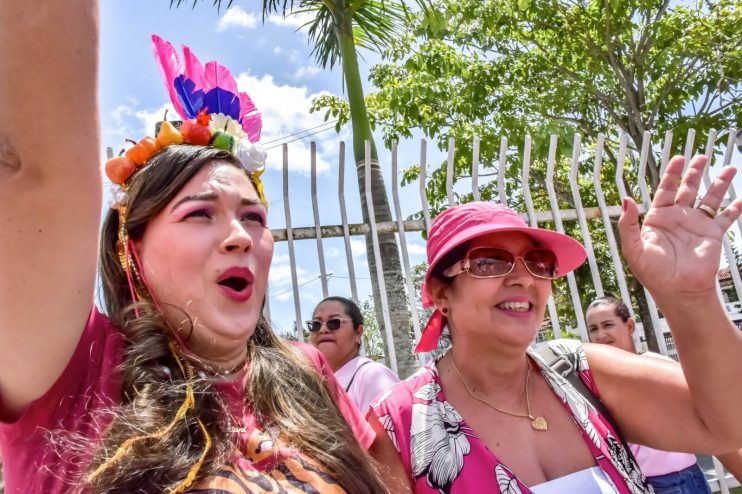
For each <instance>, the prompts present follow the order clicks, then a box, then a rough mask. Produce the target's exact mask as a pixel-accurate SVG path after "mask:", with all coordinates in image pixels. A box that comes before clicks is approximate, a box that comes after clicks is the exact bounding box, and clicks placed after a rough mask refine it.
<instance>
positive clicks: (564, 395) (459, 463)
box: [371, 340, 653, 494]
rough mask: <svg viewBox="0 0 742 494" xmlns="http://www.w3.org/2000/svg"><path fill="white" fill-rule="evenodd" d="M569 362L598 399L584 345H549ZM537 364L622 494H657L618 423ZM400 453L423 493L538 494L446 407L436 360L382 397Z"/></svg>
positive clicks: (379, 406) (377, 408)
mask: <svg viewBox="0 0 742 494" xmlns="http://www.w3.org/2000/svg"><path fill="white" fill-rule="evenodd" d="M547 344H549V345H550V346H551V347H552V348H553V349H554V351H555V353H557V354H558V355H563V356H565V358H567V359H568V360H569V362H570V363H572V365H573V366H574V368H575V369H576V370H577V371H578V375H579V376H580V378H581V379H582V381H583V382H584V383H585V385H586V386H587V387H588V388H589V389H590V390H591V391H592V392H593V393H595V394H596V395H597V388H595V384H594V382H593V380H592V374H591V373H590V370H589V368H588V366H587V359H586V358H585V353H584V351H583V349H582V345H581V344H580V342H579V341H575V340H557V341H554V342H548V343H547ZM529 356H530V357H531V359H532V360H533V361H534V362H535V363H537V364H538V365H539V367H540V368H541V374H542V375H543V376H544V378H545V380H546V382H547V383H548V384H549V386H550V387H551V389H552V391H553V392H554V394H555V395H556V396H557V397H559V398H560V400H561V402H562V404H563V405H564V408H565V409H566V410H567V412H568V413H569V414H570V415H571V416H572V418H573V420H574V422H575V424H576V425H577V428H578V429H579V431H580V433H581V436H582V439H583V440H584V441H585V444H586V445H587V446H588V448H589V449H590V452H591V453H592V454H593V456H594V457H595V462H596V464H597V465H598V467H600V468H601V469H602V470H603V472H604V473H605V478H606V480H607V481H608V483H609V484H610V485H611V488H612V490H613V492H614V493H616V494H639V493H651V492H653V491H652V490H651V487H647V486H646V483H645V479H644V476H643V475H642V473H641V471H640V470H639V468H638V466H637V465H636V464H635V463H634V462H633V461H632V460H631V459H629V458H628V456H627V454H626V451H625V449H624V447H623V445H622V444H621V442H620V441H619V440H618V439H616V438H617V437H618V436H617V435H616V432H615V431H614V430H613V428H612V427H611V425H610V424H608V422H607V421H605V420H604V419H603V417H602V416H600V415H599V414H598V412H597V411H596V410H595V408H594V407H593V406H592V405H591V404H590V403H589V402H588V401H587V400H586V399H585V398H584V397H582V395H581V394H580V393H578V392H577V390H576V389H575V388H574V387H573V386H572V385H571V384H570V383H569V382H568V381H566V380H565V379H564V378H563V377H562V376H561V375H560V374H558V373H557V372H555V371H554V370H552V369H550V368H549V367H548V366H547V365H546V363H545V362H544V361H543V360H542V359H541V357H540V356H539V355H538V354H536V353H533V352H531V351H529ZM371 413H374V414H375V415H376V417H377V418H378V419H379V421H380V423H381V424H382V425H383V427H384V428H385V429H386V431H387V433H388V434H389V437H390V438H391V439H392V442H393V443H394V445H395V447H396V448H397V451H399V453H400V457H401V458H402V463H403V465H404V467H405V469H406V470H407V475H408V476H409V478H410V480H411V481H412V483H413V485H414V491H415V492H416V493H429V494H440V493H446V494H465V493H471V492H488V493H502V494H522V493H523V494H525V493H529V494H530V493H531V491H530V490H529V488H528V487H527V486H526V485H525V484H523V483H522V482H521V481H520V480H519V479H518V478H517V477H516V476H515V474H513V473H512V472H511V471H510V470H509V469H508V467H507V466H506V465H505V464H503V463H501V462H500V460H499V459H498V458H497V457H496V456H495V455H494V454H493V453H492V452H491V451H490V450H489V449H488V448H487V446H486V445H485V444H484V443H483V442H482V441H481V440H480V439H479V437H478V436H477V433H476V431H474V430H473V429H472V428H471V427H470V426H469V425H468V424H467V423H466V420H465V419H464V418H463V417H462V416H461V414H460V413H459V412H458V411H457V410H456V409H455V408H454V407H453V406H452V405H451V404H450V403H448V401H446V395H445V393H444V390H443V388H442V386H441V381H440V377H439V375H438V369H437V368H436V362H435V361H431V362H430V363H428V364H427V365H426V366H425V367H423V368H422V369H420V370H419V371H418V372H417V373H415V374H413V375H412V376H410V377H409V378H407V379H406V380H405V381H402V382H401V383H399V384H397V385H396V386H394V387H393V388H392V389H390V390H389V391H387V392H386V393H384V394H382V395H381V396H380V397H379V399H378V400H377V401H376V403H375V404H374V405H373V408H372V412H371Z"/></svg>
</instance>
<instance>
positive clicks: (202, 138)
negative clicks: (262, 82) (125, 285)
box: [106, 34, 268, 208]
mask: <svg viewBox="0 0 742 494" xmlns="http://www.w3.org/2000/svg"><path fill="white" fill-rule="evenodd" d="M152 43H153V45H154V50H155V59H156V60H157V63H158V64H159V66H160V71H161V72H162V76H163V78H164V80H165V86H166V87H167V90H168V93H169V94H170V101H171V102H172V103H173V106H174V107H175V111H176V112H178V114H179V115H180V117H181V119H182V124H181V125H180V128H177V124H178V122H176V123H175V125H174V124H173V123H172V122H169V121H167V119H165V121H164V122H162V124H161V126H160V130H159V131H158V133H157V136H156V137H155V138H152V137H145V138H144V139H142V140H140V141H139V142H137V143H135V144H134V146H133V147H131V148H130V149H129V150H128V151H126V152H125V153H123V154H122V155H120V156H117V157H115V158H111V159H109V160H108V161H107V162H106V175H107V176H108V178H109V179H110V180H111V182H113V183H114V184H116V185H119V186H121V188H122V189H123V190H124V191H126V190H127V189H128V183H129V179H130V178H131V177H132V176H133V175H134V173H136V172H137V171H138V170H139V169H140V168H142V167H144V166H145V165H146V164H147V162H148V161H149V159H150V158H152V156H154V155H155V154H156V153H157V152H158V151H160V150H161V149H163V148H166V147H168V146H170V145H172V144H192V145H196V146H213V147H215V148H218V149H223V150H225V151H228V152H230V153H231V154H233V155H234V156H235V157H237V159H239V160H240V162H241V163H242V166H243V168H244V169H245V170H246V171H247V173H248V174H249V175H250V177H251V178H252V180H253V183H254V184H255V188H256V189H257V192H258V195H259V196H260V200H261V201H262V203H263V205H264V206H265V207H266V208H267V207H268V202H267V201H266V199H265V195H264V193H263V183H262V182H261V180H260V175H261V174H262V173H263V170H264V166H265V159H266V153H265V151H263V149H262V148H261V147H260V144H259V143H258V141H260V128H261V126H262V117H261V114H260V112H259V111H258V109H257V107H256V106H255V104H254V103H253V102H252V100H251V99H250V97H249V96H248V95H247V93H241V92H239V91H238V90H237V81H235V79H234V77H233V76H232V74H231V72H230V71H229V70H228V69H227V68H225V67H224V66H222V65H220V64H219V63H218V62H216V61H211V62H208V63H207V64H206V66H205V67H204V66H202V65H201V62H200V61H199V60H198V58H196V55H194V54H193V53H192V52H191V50H190V48H188V47H187V46H185V45H183V61H181V60H180V58H179V57H178V54H177V53H176V52H175V49H174V48H173V45H171V44H170V43H169V42H167V41H165V40H164V39H162V38H160V37H159V36H157V35H155V34H153V35H152ZM165 117H167V112H166V113H165ZM132 142H133V141H132Z"/></svg>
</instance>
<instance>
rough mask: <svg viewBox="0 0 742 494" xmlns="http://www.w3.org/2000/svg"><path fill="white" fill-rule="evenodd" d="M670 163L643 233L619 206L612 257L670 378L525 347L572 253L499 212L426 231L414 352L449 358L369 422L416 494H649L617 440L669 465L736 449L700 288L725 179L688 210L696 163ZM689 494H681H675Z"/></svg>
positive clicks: (446, 218)
mask: <svg viewBox="0 0 742 494" xmlns="http://www.w3.org/2000/svg"><path fill="white" fill-rule="evenodd" d="M684 161H685V160H684V159H683V157H682V156H679V157H676V158H674V159H673V160H671V161H670V163H669V165H668V167H667V171H666V173H665V175H664V177H663V178H662V181H661V183H660V186H659V188H658V190H657V193H656V195H655V197H654V201H653V203H652V207H651V208H650V210H649V212H648V213H647V214H646V216H645V217H644V220H643V224H641V225H640V222H639V210H638V207H637V205H636V203H635V202H634V201H633V200H632V199H629V198H627V199H624V203H623V207H624V212H623V214H622V216H621V218H620V220H619V230H620V233H621V240H622V251H623V254H624V257H625V258H626V260H627V262H628V263H629V266H630V268H631V270H632V272H633V273H634V275H635V276H636V277H637V278H638V279H639V280H640V281H641V282H642V284H643V285H644V286H645V287H647V288H648V289H649V290H650V292H651V293H652V295H653V296H654V298H655V301H656V302H657V305H658V307H660V308H661V309H662V312H663V313H664V315H665V317H666V319H667V321H668V322H669V324H670V326H671V328H672V333H673V337H674V339H675V341H676V344H677V349H678V354H679V355H680V358H681V361H682V362H683V367H682V369H681V367H680V366H679V365H677V364H675V363H671V362H666V361H663V360H659V359H642V358H640V357H638V356H636V355H632V354H629V353H627V352H622V351H620V350H617V349H614V348H612V347H608V346H605V345H591V344H589V343H586V344H584V345H582V344H581V343H580V342H579V341H574V340H557V341H554V342H548V343H547V344H545V345H540V346H536V347H533V346H531V343H532V342H533V339H534V337H535V336H536V334H537V332H538V329H539V328H540V327H541V324H542V322H543V319H544V313H545V309H546V305H547V301H548V299H549V296H550V295H551V281H552V280H553V279H555V278H558V277H560V276H563V275H565V274H567V273H569V272H571V271H573V270H574V269H576V268H577V267H578V266H580V264H582V262H583V261H584V260H585V257H586V255H585V250H584V249H583V247H582V246H581V245H580V244H579V243H578V242H577V241H575V240H574V239H572V238H570V237H568V236H566V235H563V234H560V233H557V232H554V231H550V230H544V229H540V228H532V227H529V226H527V225H526V224H525V222H524V221H523V219H522V218H521V217H520V216H519V215H518V214H517V213H515V212H514V211H512V210H511V209H509V208H507V207H505V206H502V205H499V204H492V203H486V202H473V203H469V204H463V205H459V206H454V207H452V208H450V209H448V210H447V211H444V212H443V213H441V214H440V215H439V216H438V217H437V218H436V219H435V221H434V222H433V224H432V226H431V228H430V232H429V239H428V246H427V250H428V264H429V267H428V271H427V273H426V276H425V285H424V286H423V290H422V291H423V300H424V304H426V305H428V306H433V307H435V311H434V312H433V315H432V316H431V317H430V320H429V322H428V324H427V326H426V328H425V330H424V332H423V335H422V337H421V339H420V342H419V344H418V347H417V350H418V351H422V352H428V351H431V350H434V349H435V348H436V347H437V345H438V340H439V338H440V336H441V332H442V331H443V329H444V328H445V327H446V326H447V327H448V329H449V331H450V334H451V339H452V346H451V349H450V351H448V352H447V353H445V354H444V355H443V356H438V357H436V358H435V359H433V360H432V361H431V362H429V363H428V364H427V365H425V366H424V367H423V368H422V369H421V370H420V371H418V372H417V373H416V374H414V375H413V376H411V377H410V378H408V379H407V380H406V381H403V382H401V383H399V384H398V385H396V386H395V387H393V388H392V389H390V390H389V391H388V392H386V393H385V394H384V395H382V396H381V397H379V399H378V400H377V402H376V403H375V404H374V406H373V408H372V410H371V412H370V414H369V420H370V422H371V423H372V425H374V427H375V428H376V430H377V433H381V432H386V433H387V435H388V436H389V437H390V440H391V442H392V443H393V444H394V446H395V448H396V450H397V451H398V452H399V454H400V457H401V459H402V463H403V464H404V467H405V470H406V473H407V478H405V479H399V482H400V485H401V486H404V487H403V488H404V489H411V490H412V491H414V492H416V493H451V494H459V493H473V492H487V493H497V492H500V493H503V494H519V493H523V494H525V493H536V494H545V493H549V494H552V493H580V494H583V493H584V494H603V493H619V494H627V493H629V494H633V493H651V492H654V491H653V490H652V487H651V486H648V485H647V483H646V481H645V478H644V475H643V474H642V473H641V471H640V470H639V467H638V466H637V465H636V462H635V460H634V458H633V456H632V455H631V452H630V451H629V449H628V447H627V446H626V444H627V441H630V442H632V443H637V444H646V445H648V446H651V447H654V448H658V449H663V450H672V451H689V452H704V453H724V452H728V451H733V450H736V449H738V448H739V447H741V446H742V422H740V420H739V416H738V410H739V409H740V407H741V406H742V380H740V379H739V376H740V375H742V334H740V332H739V331H738V330H737V329H736V327H735V326H734V325H733V324H732V323H731V322H730V321H729V319H728V318H727V316H726V313H725V311H724V309H723V307H722V306H721V304H720V302H719V299H718V296H717V293H716V286H715V283H716V282H715V275H716V271H717V269H718V263H719V257H720V253H721V243H722V239H723V237H724V234H725V231H726V230H727V229H728V228H729V226H730V225H731V224H732V223H733V222H734V221H735V220H736V219H737V218H738V217H739V215H740V211H741V210H742V199H736V200H734V201H733V202H732V203H731V204H730V205H729V207H727V208H726V209H725V210H724V211H723V212H721V213H718V214H717V210H718V208H719V206H720V204H721V201H722V199H723V197H724V195H725V194H726V191H727V189H728V187H729V185H730V183H731V180H732V177H733V176H734V169H733V168H732V167H728V168H725V169H724V170H723V171H722V172H721V173H720V174H719V176H718V178H717V179H716V180H715V181H714V182H713V184H712V185H711V186H710V187H709V189H708V191H707V192H706V194H705V196H704V197H703V198H702V199H701V201H700V202H699V203H698V205H696V194H697V192H698V189H699V185H700V180H701V177H702V176H703V170H704V168H705V166H706V164H707V160H706V158H705V157H702V156H701V157H696V158H694V159H693V160H692V161H691V162H690V164H689V166H688V170H687V171H686V172H685V173H683V167H684ZM677 492H683V493H685V492H694V491H685V490H683V491H677Z"/></svg>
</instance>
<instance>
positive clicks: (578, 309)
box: [546, 135, 588, 341]
mask: <svg viewBox="0 0 742 494" xmlns="http://www.w3.org/2000/svg"><path fill="white" fill-rule="evenodd" d="M556 146H557V136H555V135H552V136H551V138H550V139H549V157H548V159H547V161H546V192H547V193H548V195H549V205H550V206H551V214H552V215H553V216H554V225H555V226H556V230H557V231H558V232H559V233H564V224H563V223H562V215H561V209H560V208H559V202H558V201H557V195H556V189H555V188H554V167H555V164H556ZM567 285H568V286H569V295H570V297H571V298H572V306H573V307H574V309H575V316H576V317H577V332H578V333H579V335H580V339H581V340H582V341H588V337H587V329H586V325H585V315H584V314H583V312H582V301H581V300H580V291H579V289H578V288H577V280H576V279H575V274H574V273H573V272H570V273H568V274H567ZM554 337H555V338H560V337H561V334H559V335H557V333H556V331H555V332H554Z"/></svg>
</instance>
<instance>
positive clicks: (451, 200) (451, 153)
mask: <svg viewBox="0 0 742 494" xmlns="http://www.w3.org/2000/svg"><path fill="white" fill-rule="evenodd" d="M455 153H456V143H455V142H454V139H453V137H449V138H448V159H447V160H446V195H447V196H448V207H449V208H450V207H451V206H455V205H456V197H454V195H453V176H454V173H455V171H456V168H455V167H454V159H455Z"/></svg>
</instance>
